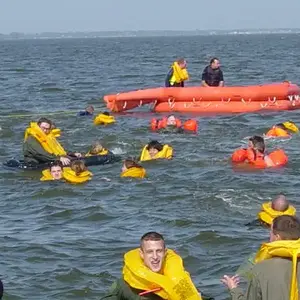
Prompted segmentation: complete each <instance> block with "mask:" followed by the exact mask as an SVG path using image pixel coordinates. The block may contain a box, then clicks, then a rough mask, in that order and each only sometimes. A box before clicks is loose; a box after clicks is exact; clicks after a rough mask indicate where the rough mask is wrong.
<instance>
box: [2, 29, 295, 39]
mask: <svg viewBox="0 0 300 300" xmlns="http://www.w3.org/2000/svg"><path fill="white" fill-rule="evenodd" d="M254 34H300V28H297V29H295V28H284V29H280V28H279V29H236V30H182V31H180V30H136V31H135V30H130V31H96V32H42V33H33V34H30V33H21V32H12V33H9V34H1V33H0V40H24V39H68V38H69V39H70V38H121V37H168V36H170V37H171V36H217V35H254Z"/></svg>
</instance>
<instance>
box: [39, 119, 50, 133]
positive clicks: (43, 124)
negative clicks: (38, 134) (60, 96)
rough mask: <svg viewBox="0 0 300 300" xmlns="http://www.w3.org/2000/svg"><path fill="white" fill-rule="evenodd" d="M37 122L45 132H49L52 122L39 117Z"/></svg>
mask: <svg viewBox="0 0 300 300" xmlns="http://www.w3.org/2000/svg"><path fill="white" fill-rule="evenodd" d="M37 124H38V126H39V127H40V128H41V129H42V131H43V132H44V133H45V134H49V133H50V132H51V130H52V129H53V128H52V126H53V123H52V122H51V121H50V120H49V119H47V118H40V119H39V120H38V122H37Z"/></svg>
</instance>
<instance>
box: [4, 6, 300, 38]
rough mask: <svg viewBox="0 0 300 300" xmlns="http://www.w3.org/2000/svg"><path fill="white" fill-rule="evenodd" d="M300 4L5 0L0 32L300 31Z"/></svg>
mask: <svg viewBox="0 0 300 300" xmlns="http://www.w3.org/2000/svg"><path fill="white" fill-rule="evenodd" d="M299 12H300V0H284V1H282V0H206V1H204V0H172V1H171V0H85V1H83V0H0V33H5V34H7V33H10V32H24V33H40V32H68V31H110V30H121V31H122V30H195V29H200V30H210V29H225V30H228V29H245V28H247V29H248V28H249V29H259V28H300V15H299Z"/></svg>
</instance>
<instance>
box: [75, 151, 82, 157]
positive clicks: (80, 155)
mask: <svg viewBox="0 0 300 300" xmlns="http://www.w3.org/2000/svg"><path fill="white" fill-rule="evenodd" d="M74 155H75V156H76V157H78V158H80V157H82V154H81V153H79V152H76V153H74Z"/></svg>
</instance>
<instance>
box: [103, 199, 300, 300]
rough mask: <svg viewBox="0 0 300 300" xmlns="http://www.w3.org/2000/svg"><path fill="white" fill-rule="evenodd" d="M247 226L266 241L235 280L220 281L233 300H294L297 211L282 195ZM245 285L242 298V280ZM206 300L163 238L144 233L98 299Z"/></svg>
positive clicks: (299, 252)
mask: <svg viewBox="0 0 300 300" xmlns="http://www.w3.org/2000/svg"><path fill="white" fill-rule="evenodd" d="M245 225H246V226H256V225H263V226H264V227H266V228H268V229H269V231H270V241H269V242H268V243H263V244H262V245H261V247H260V248H259V249H258V251H257V252H256V253H255V255H252V256H253V258H252V259H251V261H250V264H247V265H246V266H243V265H242V266H241V267H240V268H239V269H238V270H237V274H236V275H234V276H228V275H224V276H223V278H221V282H222V283H223V284H224V285H225V286H226V287H227V288H228V289H229V291H230V294H231V297H232V299H233V300H242V299H248V300H276V299H278V300H279V299H280V300H283V299H290V300H298V298H299V291H298V282H299V280H300V272H299V271H298V258H299V256H300V220H299V219H298V218H297V217H296V209H295V207H294V206H292V205H290V204H289V202H288V200H287V199H286V197H285V196H284V195H279V196H277V197H276V198H275V199H273V200H272V201H270V202H266V203H264V204H263V205H262V209H261V211H260V212H259V213H258V216H257V219H256V220H254V221H253V222H250V223H248V224H245ZM241 277H242V278H244V279H247V280H248V281H249V283H248V287H247V291H246V293H244V292H243V290H242V289H241V288H240V286H239V283H240V278H241ZM141 299H149V300H151V299H153V300H159V299H168V300H201V299H203V300H208V299H214V298H213V297H211V296H210V295H208V294H205V293H203V291H202V290H201V288H200V289H199V290H198V289H197V288H196V286H195V285H194V283H193V281H192V278H191V276H190V274H189V273H188V272H187V271H186V270H185V268H184V263H183V260H182V258H181V257H180V256H179V254H177V253H176V252H175V251H174V250H172V249H169V248H167V247H166V244H165V240H164V237H163V236H162V235H161V234H160V233H157V232H148V233H146V234H144V235H143V236H142V237H141V239H140V245H139V247H137V248H135V249H133V250H130V251H128V252H126V253H125V255H124V262H123V270H122V277H121V278H119V279H118V280H116V281H115V282H114V283H113V285H112V286H111V288H110V290H109V292H108V293H107V295H106V296H105V297H103V298H102V300H141Z"/></svg>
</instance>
